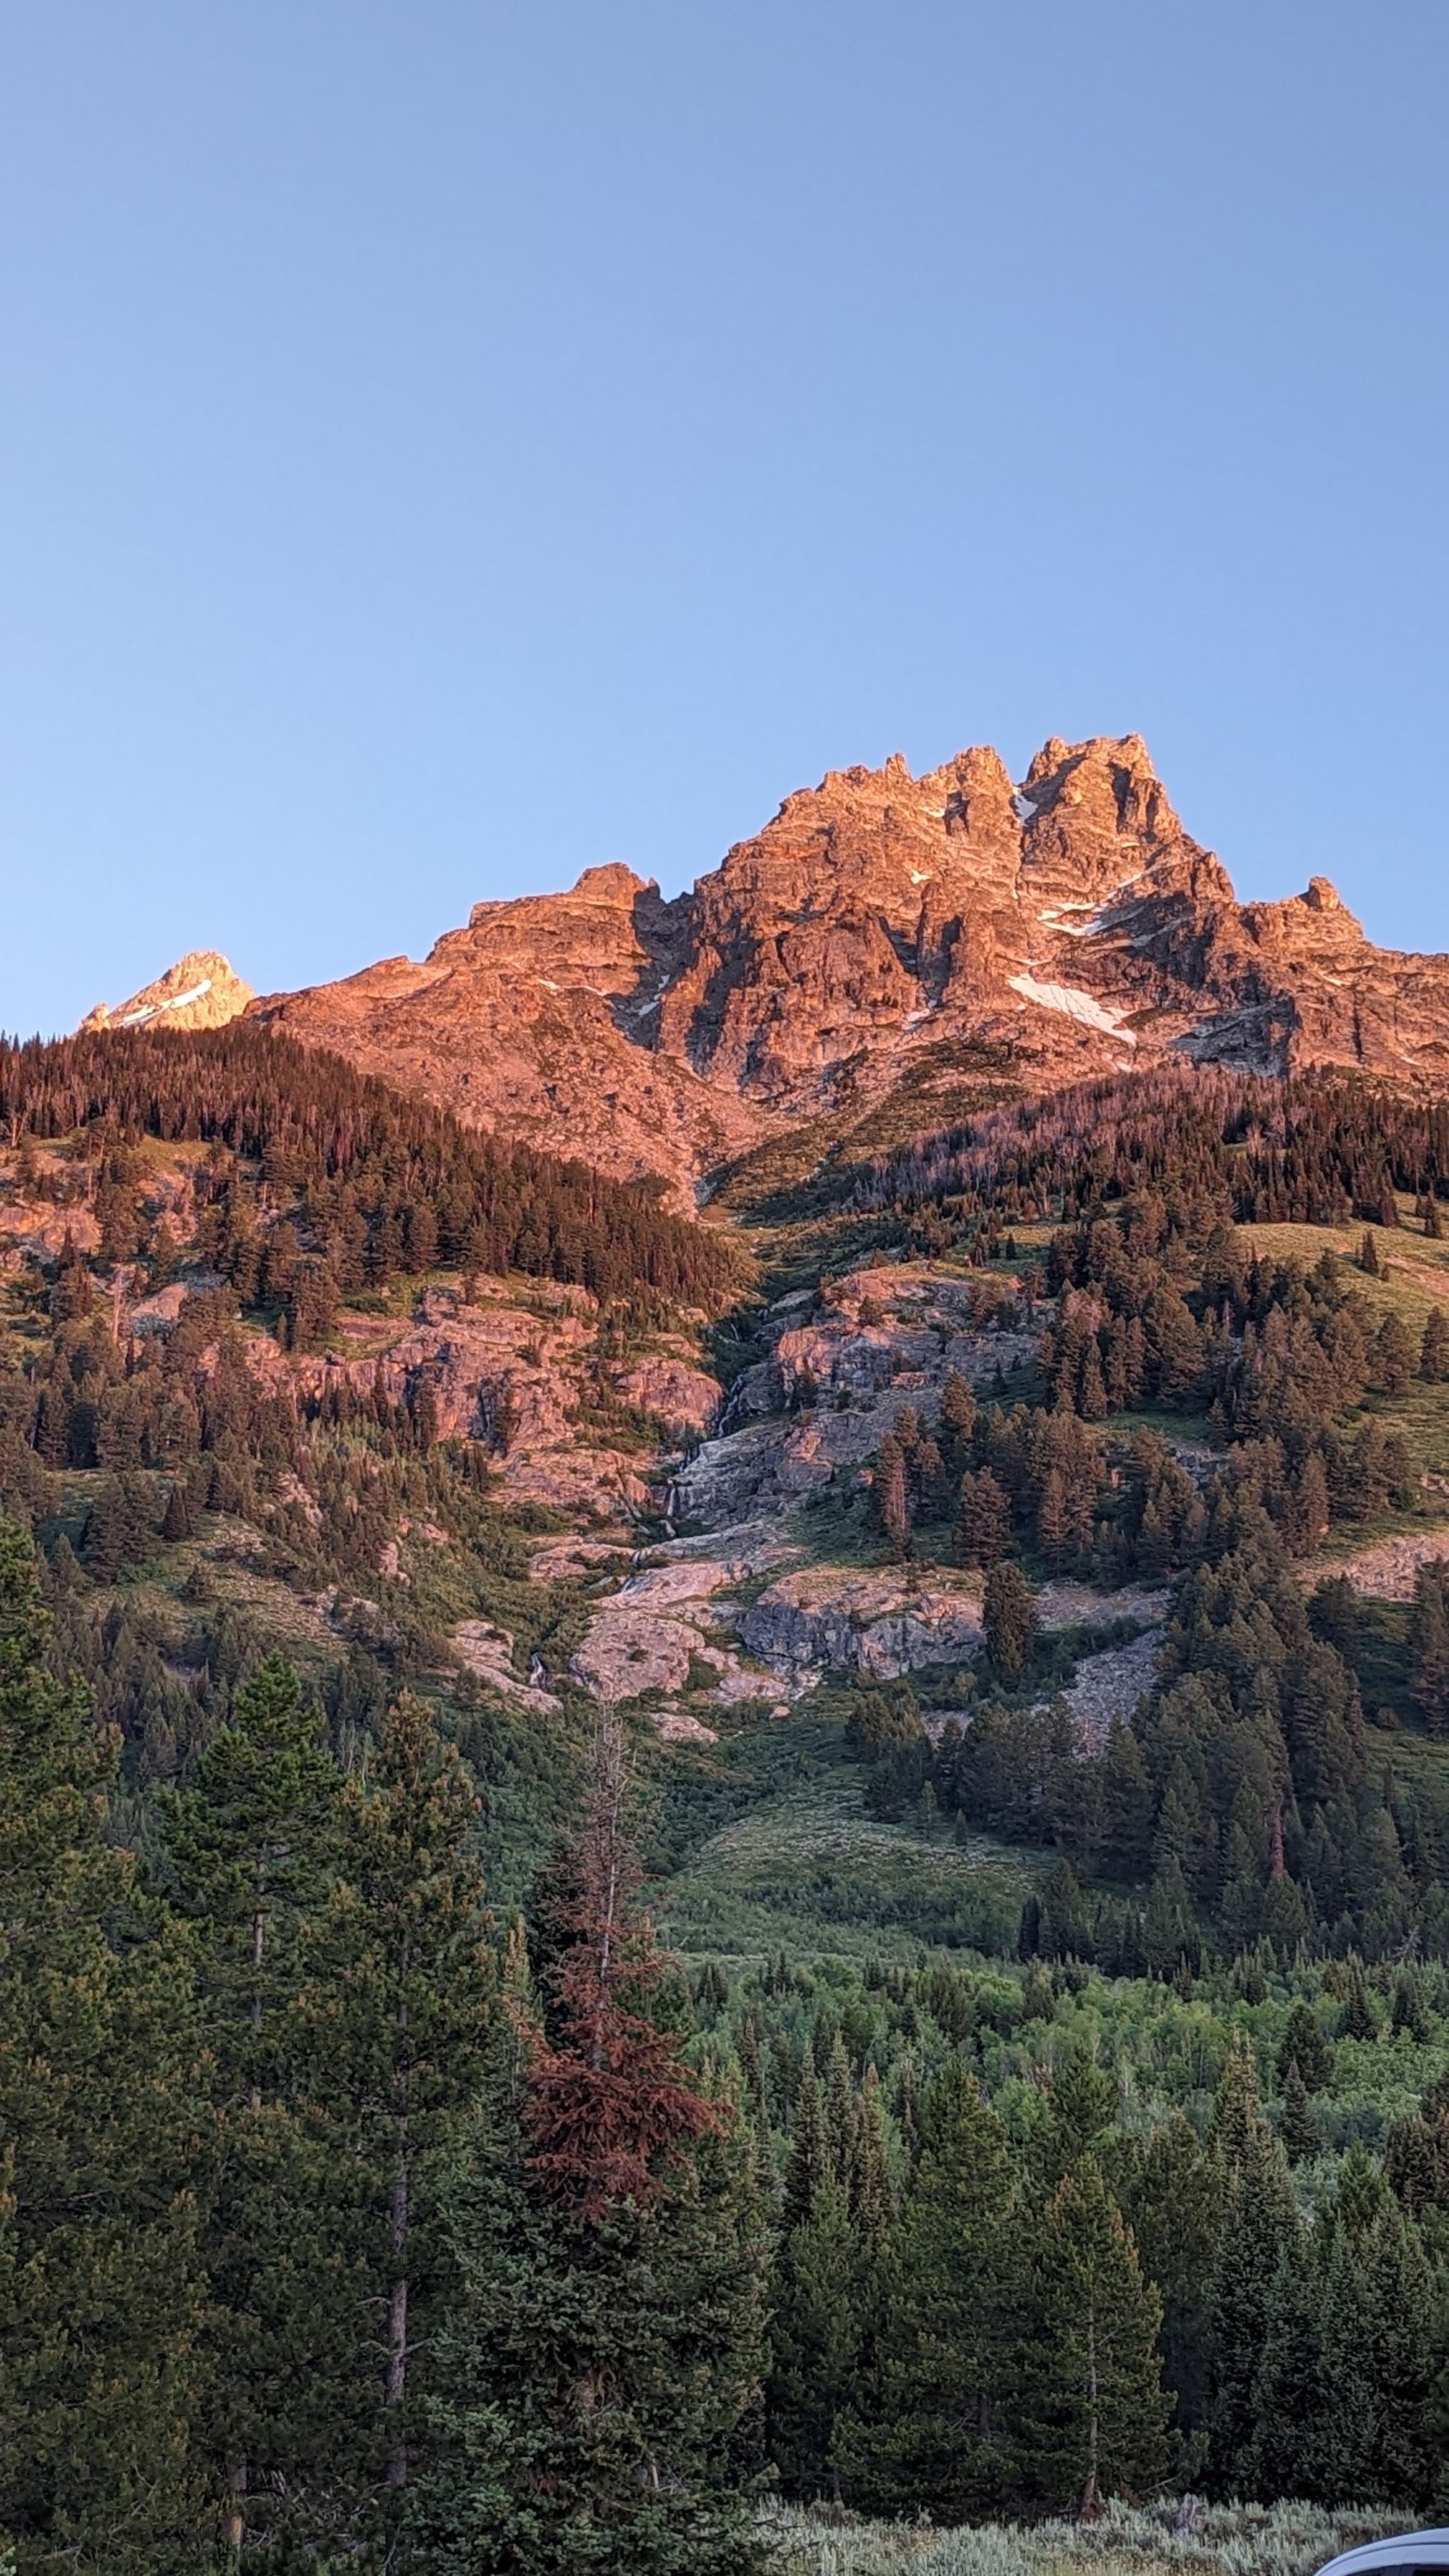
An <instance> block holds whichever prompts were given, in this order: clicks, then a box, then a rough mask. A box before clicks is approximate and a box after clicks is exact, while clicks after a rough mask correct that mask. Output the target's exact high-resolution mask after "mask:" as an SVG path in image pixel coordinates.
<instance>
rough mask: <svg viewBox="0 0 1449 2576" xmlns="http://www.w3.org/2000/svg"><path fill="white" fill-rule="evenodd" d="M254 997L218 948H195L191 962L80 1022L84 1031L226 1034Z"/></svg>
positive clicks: (172, 968)
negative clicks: (218, 1031) (157, 1030)
mask: <svg viewBox="0 0 1449 2576" xmlns="http://www.w3.org/2000/svg"><path fill="white" fill-rule="evenodd" d="M255 999H256V996H255V994H254V993H253V991H252V988H251V986H250V984H244V983H243V982H242V979H241V977H240V975H234V974H233V973H232V970H231V967H230V965H229V964H228V962H227V960H226V958H225V957H223V956H221V955H220V954H219V953H218V951H217V950H216V949H214V948H193V949H192V951H191V954H190V955H189V956H188V957H182V958H181V959H179V960H178V962H177V964H176V965H174V966H170V967H168V968H167V970H166V973H165V974H164V975H158V976H157V978H156V981H155V983H154V984H147V985H145V986H144V987H143V989H142V990H141V991H140V992H139V993H133V994H132V995H131V998H130V1000H129V1002H118V1003H117V1004H116V1005H115V1007H114V1009H111V1008H109V1007H108V1005H107V1004H106V1003H104V1002H97V1004H96V1007H95V1009H94V1010H93V1011H88V1012H87V1014H86V1016H85V1018H84V1019H83V1020H82V1022H81V1027H82V1029H83V1030H84V1029H146V1028H169V1029H224V1028H225V1026H226V1024H227V1022H228V1020H236V1019H240V1017H241V1015H242V1012H243V1011H244V1010H245V1009H246V1006H247V1004H248V1002H251V1001H255Z"/></svg>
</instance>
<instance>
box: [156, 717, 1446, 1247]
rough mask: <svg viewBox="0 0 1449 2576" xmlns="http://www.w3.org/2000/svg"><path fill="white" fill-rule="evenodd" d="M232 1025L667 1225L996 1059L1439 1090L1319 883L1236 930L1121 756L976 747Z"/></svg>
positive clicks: (522, 903)
mask: <svg viewBox="0 0 1449 2576" xmlns="http://www.w3.org/2000/svg"><path fill="white" fill-rule="evenodd" d="M193 962H195V961H187V964H188V966H189V965H190V964H191V963H193ZM183 971H184V970H183V969H175V970H173V972H174V973H175V974H181V973H183ZM167 980H168V981H169V979H167ZM157 989H158V990H159V988H157ZM249 1007H250V1009H251V1010H252V1012H253V1013H255V1014H259V1015H260V1016H262V1017H263V1018H265V1019H267V1020H268V1021H270V1022H271V1023H273V1024H274V1025H276V1026H278V1027H281V1028H285V1029H287V1030H289V1031H290V1032H291V1033H292V1034H293V1035H294V1036H296V1037H298V1038H300V1039H303V1040H305V1041H308V1042H311V1043H313V1044H317V1045H324V1046H330V1047H334V1048H336V1049H338V1050H339V1051H340V1052H341V1053H342V1054H344V1055H347V1056H350V1057H351V1058H352V1059H353V1060H354V1061H355V1062H357V1063H358V1064H360V1065H362V1066H363V1067H365V1068H366V1069H368V1070H370V1071H374V1072H377V1073H381V1074H384V1075H385V1076H386V1077H387V1078H388V1079H390V1080H392V1081H394V1082H400V1083H402V1084H404V1085H406V1086H408V1087H412V1088H416V1089H418V1090H420V1091H423V1092H426V1093H427V1094H429V1095H430V1096H431V1097H433V1098H435V1099H440V1100H445V1101H448V1102H449V1103H451V1104H452V1106H453V1107H455V1108H456V1109H457V1110H458V1111H459V1112H460V1113H461V1114H462V1115H463V1116H464V1117H465V1118H467V1119H469V1120H470V1121H473V1122H475V1123H476V1124H478V1125H480V1126H484V1127H490V1128H497V1129H499V1130H500V1131H502V1132H505V1133H507V1134H510V1135H515V1136H518V1137H520V1138H523V1139H526V1140H532V1141H534V1142H536V1143H537V1144H538V1145H539V1146H541V1147H546V1148H548V1149H549V1150H551V1151H553V1152H557V1153H565V1154H574V1155H578V1156H580V1157H582V1158H583V1159H585V1160H587V1161H591V1162H594V1163H597V1164H598V1165H599V1166H600V1167H601V1168H602V1169H605V1170H608V1171H610V1172H614V1173H619V1174H624V1175H630V1174H635V1173H641V1172H652V1173H657V1174H659V1175H660V1176H661V1177H663V1178H665V1179H666V1180H667V1181H668V1182H669V1183H670V1184H671V1186H672V1187H673V1189H674V1190H675V1191H676V1193H677V1194H678V1195H679V1196H680V1197H681V1198H688V1197H689V1196H690V1195H692V1194H693V1193H694V1192H695V1191H696V1190H697V1189H698V1188H699V1186H700V1185H701V1183H702V1182H703V1181H704V1178H705V1176H706V1175H707V1174H708V1173H709V1172H710V1171H711V1170H712V1169H713V1168H714V1167H716V1166H717V1165H719V1164H720V1163H721V1162H722V1161H724V1160H726V1159H728V1158H729V1157H731V1156H733V1155H736V1154H738V1153H739V1152H741V1151H742V1150H744V1149H746V1148H748V1147H749V1146H751V1145H753V1144H756V1143H758V1142H760V1141H761V1140H762V1139H764V1138H767V1137H769V1136H771V1135H772V1134H775V1133H777V1132H779V1131H781V1130H782V1129H784V1128H787V1127H789V1126H791V1125H793V1124H796V1123H798V1122H800V1121H802V1120H805V1119H809V1118H814V1117H818V1116H820V1115H821V1114H822V1113H826V1112H830V1111H834V1110H837V1109H840V1108H842V1107H848V1106H854V1105H857V1104H858V1105H859V1106H860V1107H861V1108H862V1109H864V1108H866V1107H868V1106H869V1104H870V1103H871V1102H872V1101H873V1100H875V1099H877V1098H879V1097H881V1096H882V1095H884V1094H885V1093H887V1092H889V1091H890V1090H891V1089H893V1088H894V1086H895V1085H897V1084H898V1083H899V1082H901V1081H902V1080H903V1079H904V1078H905V1077H906V1076H907V1075H908V1074H911V1073H912V1071H913V1069H914V1072H915V1074H916V1075H917V1076H918V1077H919V1076H920V1074H921V1072H922V1069H923V1060H925V1061H928V1062H929V1063H930V1064H931V1065H935V1066H939V1067H941V1068H943V1069H944V1070H949V1068H950V1066H951V1064H952V1062H953V1060H955V1061H956V1062H958V1063H959V1062H960V1061H962V1060H963V1058H964V1056H965V1051H966V1050H967V1049H969V1048H971V1047H973V1046H974V1047H979V1046H980V1045H981V1044H983V1043H984V1044H985V1045H987V1046H989V1047H991V1048H993V1049H996V1050H999V1051H1000V1059H999V1060H1000V1061H1001V1062H1002V1063H1003V1065H1004V1068H1005V1070H1006V1071H1007V1073H1008V1075H1009V1077H1010V1079H1011V1080H1013V1081H1014V1082H1016V1083H1019V1084H1020V1086H1021V1087H1022V1088H1024V1089H1028V1090H1030V1089H1039V1088H1042V1087H1044V1086H1049V1085H1052V1084H1054V1083H1057V1082H1062V1081H1069V1080H1074V1079H1077V1078H1079V1077H1080V1076H1082V1075H1084V1074H1087V1073H1091V1072H1094V1071H1097V1070H1100V1069H1103V1068H1106V1067H1111V1066H1124V1065H1127V1064H1130V1063H1145V1062H1151V1061H1153V1060H1155V1059H1156V1058H1158V1057H1160V1056H1162V1055H1163V1054H1164V1053H1166V1052H1167V1051H1169V1050H1172V1051H1174V1052H1177V1053H1179V1054H1182V1055H1185V1056H1187V1057H1188V1058H1189V1059H1190V1060H1194V1061H1198V1062H1209V1061H1213V1062H1228V1063H1232V1064H1235V1065H1238V1066H1242V1067H1244V1068H1255V1069H1257V1070H1260V1071H1263V1072H1278V1073H1281V1072H1285V1071H1287V1070H1289V1069H1290V1068H1301V1067H1303V1066H1306V1065H1314V1064H1333V1065H1346V1066H1355V1067H1358V1068H1361V1069H1363V1070H1365V1071H1369V1072H1373V1073H1376V1074H1380V1075H1383V1076H1387V1077H1391V1078H1395V1079H1400V1080H1431V1081H1434V1082H1440V1081H1444V1080H1445V1079H1449V958H1444V957H1411V956H1399V955H1395V954H1394V953H1392V952H1390V951H1387V950H1383V949H1378V948H1374V947H1373V946H1371V945H1370V943H1369V942H1368V941H1367V940H1366V939H1365V938H1364V936H1363V933H1362V931H1361V929H1360V927H1359V925H1358V923H1357V922H1356V921H1355V920H1354V918H1353V916H1352V915H1351V914H1350V913H1349V912H1347V911H1346V910H1345V909H1344V907H1343V906H1342V904H1341V903H1340V902H1339V900H1338V897H1337V896H1336V894H1335V893H1334V891H1333V888H1332V887H1331V886H1330V885H1329V884H1328V883H1327V882H1326V880H1324V879H1323V878H1320V877H1315V878H1314V879H1313V880H1312V882H1311V883H1310V885H1309V887H1308V889H1307V891H1306V893H1304V894H1302V895H1298V896H1295V897H1294V898H1293V899H1292V900H1291V901H1289V902H1286V903H1258V904H1239V903H1238V902H1237V901H1236V899H1235V897H1234V894H1233V889H1232V885H1231V883H1230V881H1229V879H1228V876H1227V874H1226V872H1225V871H1224V869H1223V868H1222V866H1221V865H1220V863H1219V862H1218V860H1217V859H1216V858H1215V857H1214V856H1213V855H1212V853H1211V852H1209V851H1207V850H1204V849H1202V848H1201V847H1200V846H1199V844H1198V843H1197V842H1195V841H1194V840H1193V839H1192V838H1191V837H1190V836H1189V834H1188V833H1187V832H1185V831H1184V829H1183V827H1182V825H1181V823H1180V822H1179V820H1178V818H1177V816H1176V814H1175V813H1174V811H1173V809H1172V806H1171V804H1170V803H1169V801H1168V798H1167V794H1166V791H1165V790H1164V788H1163V786H1162V783H1161V781H1160V780H1159V779H1158V777H1157V774H1156V772H1155V770H1154V769H1153V766H1152V762H1151V760H1150V758H1149V757H1148V753H1147V749H1146V746H1145V744H1144V743H1143V742H1142V740H1141V738H1140V737H1139V736H1138V735H1136V734H1129V735H1127V736H1125V737H1124V738H1123V739H1121V740H1111V739H1106V738H1099V739H1096V740H1093V741H1091V742H1085V743H1066V742H1061V741H1058V740H1055V739H1054V740H1052V741H1049V742H1048V743H1046V744H1045V745H1044V747H1043V748H1042V750H1041V751H1040V752H1039V753H1038V754H1037V756H1036V758H1035V760H1034V761H1033V762H1032V764H1031V767H1030V769H1029V771H1028V772H1027V775H1026V778H1025V780H1024V781H1023V782H1022V784H1021V786H1020V787H1019V788H1016V787H1014V786H1013V784H1012V781H1011V778H1010V777H1009V775H1008V773H1007V771H1006V769H1005V767H1004V765H1003V763H1002V762H1001V760H1000V759H999V757H998V756H997V754H996V753H995V752H994V751H990V750H985V749H974V750H969V751H964V752H962V753H961V754H960V755H959V756H958V757H957V758H956V759H954V760H952V761H948V762H947V763H946V765H945V766H944V767H943V768H941V769H937V770H933V771H931V772H930V773H929V774H928V775H927V776H925V777H923V778H913V777H912V776H911V774H910V772H909V771H908V769H907V768H906V765H905V763H904V761H903V760H902V759H900V758H899V757H898V756H897V757H896V758H894V759H891V760H889V761H887V762H886V764H885V766H884V768H882V769H878V770H871V769H850V770H844V771H832V772H831V773H830V774H829V775H828V776H827V777H826V778H825V779H824V780H823V781H822V782H821V784H820V786H819V787H817V788H813V789H808V790H802V791H801V792H800V793H798V794H796V795H793V796H789V797H787V798H786V800H785V803H784V804H783V805H782V806H781V808H780V811H779V813H778V814H777V815H776V816H775V818H774V820H773V821H772V822H770V823H768V824H767V825H766V827H765V829H764V830H763V831H762V832H760V833H758V834H757V835H756V837H755V838H754V839H753V840H749V841H743V842H741V843H739V844H738V845H737V846H736V847H735V848H734V849H732V850H731V851H730V853H729V855H728V857H727V858H726V859H725V861H724V863H723V865H722V866H721V867H720V868H718V869H717V870H716V871H715V872H714V873H713V874H712V875H709V876H706V877H703V878H701V880H700V882H699V883H698V885H696V886H695V888H694V889H693V891H692V893H689V894H686V895H681V896H679V897H678V898H677V899H675V900H674V901H672V902H666V901H665V900H664V899H663V898H662V897H661V895H660V894H659V891H658V889H657V887H656V886H654V885H653V884H646V883H645V882H644V881H643V879H641V878H639V877H637V876H635V875H633V874H632V872H631V871H630V870H629V869H627V868H624V867H620V866H615V867H605V868H590V869H588V870H586V871H585V873H584V875H583V876H582V877H581V878H580V879H579V882H578V884H577V885H576V886H574V887H573V888H572V889H571V891H570V892H569V893H567V894H558V895H540V896H526V897H524V898H522V899H520V900H519V901H517V902H512V903H486V904H479V905H478V906H477V907H476V908H475V910H474V912H473V915H472V918H471V920H470V921H469V924H468V926H467V928H466V929H465V930H455V931H450V932H448V933H447V935H446V936H445V937H444V938H442V939H440V940H439V941H438V943H437V946H436V947H435V948H434V949H433V951H432V953H431V955H430V956H429V957H428V958H427V959H426V961H425V962H424V963H422V964H421V965H416V964H414V963H413V962H412V961H411V960H409V959H406V958H391V959H388V960H386V961H385V962H384V963H383V964H381V965H378V966H373V967H369V968H368V969H367V970H366V971H365V972H364V973H362V974H360V975H354V976H351V977H349V978H348V979H347V980H346V981H344V982H341V983H337V984H326V985H319V986H315V987H313V988H312V989H311V990H309V991H306V992H302V993H294V994H284V995H275V996H271V997H269V998H267V999H265V1000H262V1001H259V1002H252V1003H251V1004H250V1005H249ZM112 1024H113V1025H114V1024H115V1023H114V1022H113V1023H112ZM926 1088H927V1089H929V1085H927V1086H926ZM922 1107H923V1123H924V1113H925V1109H926V1104H925V1102H924V1101H923V1104H922Z"/></svg>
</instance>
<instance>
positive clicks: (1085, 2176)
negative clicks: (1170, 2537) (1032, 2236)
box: [1022, 2158, 1172, 2514]
mask: <svg viewBox="0 0 1449 2576" xmlns="http://www.w3.org/2000/svg"><path fill="white" fill-rule="evenodd" d="M1035 2251H1036V2259H1035V2263H1034V2266H1033V2278H1032V2286H1031V2291H1030V2293H1029V2307H1028V2317H1027V2320H1026V2323H1027V2334H1026V2345H1025V2374H1026V2377H1025V2391H1024V2402H1023V2421H1022V2478H1023V2483H1024V2485H1025V2487H1026V2490H1027V2492H1028V2493H1029V2494H1030V2495H1031V2496H1032V2497H1033V2499H1034V2500H1035V2501H1037V2502H1038V2503H1039V2504H1040V2505H1041V2506H1042V2507H1044V2508H1045V2509H1046V2510H1047V2511H1048V2512H1063V2511H1065V2510H1067V2509H1069V2508H1075V2510H1076V2511H1077V2512H1079V2513H1084V2514H1089V2513H1091V2512H1093V2511H1094V2510H1095V2509H1096V2507H1097V2505H1098V2503H1099V2501H1100V2500H1101V2499H1102V2498H1104V2497H1106V2496H1109V2495H1116V2494H1121V2493H1122V2492H1124V2491H1126V2492H1129V2493H1130V2492H1134V2491H1135V2492H1138V2493H1141V2492H1142V2491H1144V2490H1146V2489H1150V2488H1151V2487H1153V2486H1154V2485H1156V2484H1157V2482H1158V2481H1159V2480H1160V2479H1161V2477H1162V2476H1163V2474H1164V2472H1165V2470H1166V2467H1167V2460H1168V2449H1167V2438H1166V2428H1167V2421H1168V2417H1169V2416H1170V2414H1171V2412H1172V2400H1171V2398H1170V2397H1168V2396H1166V2395H1165V2394H1164V2391H1163V2387H1162V2375H1161V2363H1160V2360H1159V2357H1158V2350H1157V2335H1158V2329H1159V2327H1160V2326H1161V2323H1162V2302H1161V2299H1160V2297H1159V2296H1158V2293H1157V2291H1156V2289H1155V2288H1154V2287H1153V2286H1152V2284H1151V2283H1150V2282H1148V2281H1144V2279H1143V2277H1142V2271H1141V2266H1140V2265H1139V2263H1138V2260H1137V2249H1136V2246H1135V2245H1134V2244H1133V2241H1132V2236H1131V2233H1130V2230H1129V2229H1128V2228H1127V2227H1126V2225H1125V2224H1124V2222H1123V2219H1122V2214H1121V2211H1120V2210H1119V2209H1118V2208H1117V2206H1116V2203H1115V2202H1114V2201H1113V2199H1112V2197H1111V2194H1110V2193H1109V2191H1108V2190H1107V2187H1106V2184H1105V2182H1104V2181H1103V2178H1102V2175H1101V2172H1100V2170H1099V2168H1098V2166H1097V2165H1096V2163H1095V2162H1094V2161H1093V2160H1092V2159H1091V2158H1088V2159H1087V2160H1086V2161H1085V2162H1084V2163H1083V2164H1082V2166H1081V2167H1080V2169H1079V2170H1078V2172H1076V2173H1075V2174H1068V2175H1066V2176H1065V2177H1064V2178H1063V2180H1062V2181H1061V2182H1060V2183H1059V2184H1058V2185H1057V2188H1056V2190H1055V2191H1054V2192H1053V2194H1052V2197H1051V2199H1050V2200H1049V2201H1048V2203H1047V2205H1046V2208H1045V2210H1044V2211H1043V2213H1042V2215H1041V2218H1040V2220H1039V2223H1038V2228H1037V2242H1036V2249H1035Z"/></svg>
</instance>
